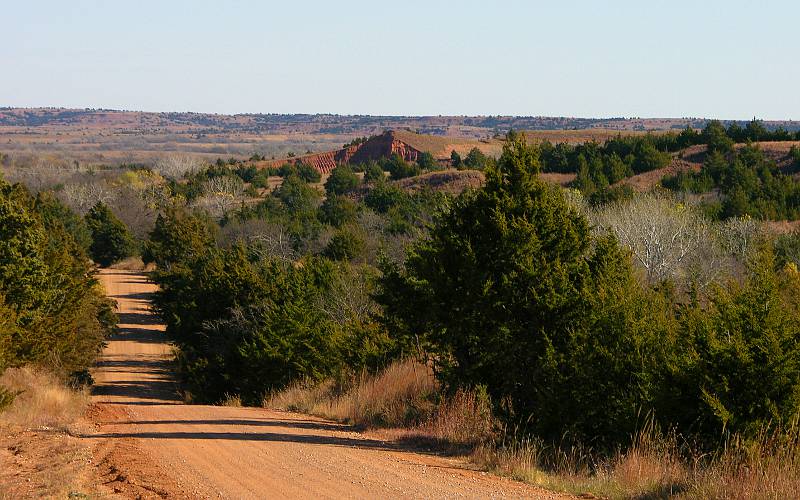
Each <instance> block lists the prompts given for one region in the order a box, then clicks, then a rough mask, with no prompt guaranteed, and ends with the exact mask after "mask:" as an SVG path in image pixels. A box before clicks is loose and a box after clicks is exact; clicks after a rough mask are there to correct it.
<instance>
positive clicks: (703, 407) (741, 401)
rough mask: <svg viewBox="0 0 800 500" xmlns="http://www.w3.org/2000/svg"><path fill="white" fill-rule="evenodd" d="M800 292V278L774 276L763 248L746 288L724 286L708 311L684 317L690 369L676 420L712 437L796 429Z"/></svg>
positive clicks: (683, 376) (684, 370)
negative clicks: (776, 428)
mask: <svg viewBox="0 0 800 500" xmlns="http://www.w3.org/2000/svg"><path fill="white" fill-rule="evenodd" d="M798 294H800V278H799V277H798V275H797V274H796V273H786V272H780V271H779V272H776V271H775V261H774V257H773V256H772V253H771V251H769V250H763V251H761V252H760V253H759V254H758V255H757V256H756V258H755V260H754V261H753V262H751V272H750V276H749V277H748V279H747V281H746V282H745V283H744V285H736V284H731V285H730V286H728V287H726V288H722V287H718V288H717V289H716V290H715V292H714V293H713V294H711V296H710V297H709V300H710V304H709V305H708V306H707V307H702V308H701V307H699V306H698V305H695V306H694V307H692V308H690V309H688V310H687V311H686V313H685V314H684V315H683V317H682V318H681V329H682V331H683V334H682V335H683V336H684V338H683V339H682V341H681V343H680V344H679V345H681V346H682V347H683V348H684V355H683V356H682V357H681V358H679V359H683V360H687V361H688V365H684V366H683V367H681V372H680V373H679V374H678V375H676V378H677V379H679V380H681V381H683V383H682V384H676V385H675V386H673V387H674V388H675V392H676V393H677V394H675V399H674V400H673V401H674V403H673V404H674V405H675V406H674V407H673V411H674V415H673V419H674V421H675V422H680V423H682V428H684V429H688V428H691V427H692V426H694V428H695V429H697V430H700V431H702V433H703V434H704V435H705V436H707V437H708V438H710V439H714V438H717V439H718V437H719V436H722V435H723V432H726V431H727V432H731V433H739V434H743V435H749V436H753V435H756V434H757V433H758V432H760V431H761V430H763V429H765V428H769V427H783V428H787V427H789V426H791V424H792V423H793V422H794V421H795V420H794V419H795V418H796V417H797V416H798V415H799V414H800V396H798V395H800V323H798V321H797V317H798V314H799V313H800V307H799V306H800V302H799V301H798V298H797V297H798V296H799V295H798ZM679 394H683V395H684V398H681V397H680V395H679ZM685 396H689V397H690V398H691V400H689V401H687V400H686V398H685Z"/></svg>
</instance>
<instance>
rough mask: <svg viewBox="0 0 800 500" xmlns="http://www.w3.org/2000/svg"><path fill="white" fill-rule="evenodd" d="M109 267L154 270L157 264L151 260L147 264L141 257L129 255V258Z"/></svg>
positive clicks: (129, 269) (123, 269)
mask: <svg viewBox="0 0 800 500" xmlns="http://www.w3.org/2000/svg"><path fill="white" fill-rule="evenodd" d="M109 268H110V269H118V270H120V271H152V270H154V269H155V264H153V263H152V262H151V263H150V264H146V265H145V263H144V262H142V258H141V257H128V258H127V259H124V260H121V261H119V262H117V263H115V264H112V265H111V266H109Z"/></svg>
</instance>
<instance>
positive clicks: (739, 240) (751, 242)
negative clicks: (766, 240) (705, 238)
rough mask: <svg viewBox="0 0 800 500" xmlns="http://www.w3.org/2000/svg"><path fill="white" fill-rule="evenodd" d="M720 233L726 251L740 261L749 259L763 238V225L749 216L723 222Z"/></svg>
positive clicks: (720, 225)
mask: <svg viewBox="0 0 800 500" xmlns="http://www.w3.org/2000/svg"><path fill="white" fill-rule="evenodd" d="M718 233H719V238H720V241H721V242H722V245H723V246H724V248H725V250H727V251H728V253H730V254H731V255H733V256H735V257H738V258H740V259H745V258H747V256H748V255H750V252H751V251H752V250H753V247H754V246H755V243H756V242H758V241H759V240H760V239H761V238H762V237H763V231H762V225H761V223H760V222H759V221H757V220H755V219H753V218H752V217H750V216H749V215H745V216H744V217H731V218H730V219H728V220H726V221H723V222H721V223H720V224H719V230H718Z"/></svg>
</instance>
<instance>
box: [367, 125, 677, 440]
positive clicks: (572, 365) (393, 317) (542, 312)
mask: <svg viewBox="0 0 800 500" xmlns="http://www.w3.org/2000/svg"><path fill="white" fill-rule="evenodd" d="M537 170H538V150H537V149H536V148H535V147H529V146H527V145H526V144H525V142H524V139H523V138H521V137H516V136H511V137H510V140H509V141H508V144H507V146H506V147H505V148H504V151H503V155H502V157H501V158H500V160H499V162H498V166H497V167H496V168H490V169H489V170H488V172H487V182H486V186H485V188H484V189H482V190H480V191H473V192H467V193H466V194H463V195H462V196H461V197H459V198H458V199H457V200H456V201H455V202H454V204H453V206H452V207H451V210H450V211H449V212H446V213H445V214H444V215H443V216H442V217H441V218H440V219H439V220H437V221H436V223H435V226H434V228H433V229H432V231H431V234H430V237H428V238H426V239H424V240H422V241H421V242H419V243H418V244H416V245H414V246H413V247H412V249H411V250H410V252H409V254H408V257H407V260H406V263H405V270H401V269H400V268H398V267H395V266H391V265H387V266H386V269H385V278H384V280H383V292H382V294H381V295H380V296H379V298H380V301H381V302H382V304H383V305H384V307H385V321H386V324H387V327H388V328H389V330H390V332H391V333H392V334H393V335H394V336H396V337H398V338H400V339H407V340H406V342H407V344H413V343H415V341H414V340H412V339H414V337H415V336H416V335H417V334H420V335H422V339H421V340H422V341H421V343H420V344H419V345H421V347H422V348H423V349H426V350H429V351H430V352H433V353H435V356H434V359H436V360H438V361H437V363H438V364H439V372H440V373H441V375H442V377H443V378H444V380H445V381H446V382H448V383H449V384H455V385H465V386H473V387H474V386H476V385H485V386H486V387H487V390H488V391H489V394H490V395H491V396H492V399H493V400H494V401H496V402H501V401H504V400H505V401H509V402H510V405H507V406H506V407H505V408H504V409H502V408H498V409H501V410H502V411H503V412H504V414H505V416H506V417H509V418H511V419H512V420H514V421H517V422H523V421H525V422H528V426H529V429H531V430H534V431H535V432H537V433H539V434H540V435H542V436H547V437H551V438H558V437H560V436H561V435H563V433H564V432H565V431H571V432H572V435H574V436H581V437H592V438H594V439H609V440H612V441H613V440H614V439H624V438H625V437H626V436H628V435H629V434H630V432H631V431H632V430H633V428H634V427H635V419H636V409H637V408H638V407H640V406H641V405H642V404H644V403H646V402H647V401H648V400H649V399H650V398H651V397H652V395H651V394H650V393H649V387H650V384H651V382H652V381H651V380H650V374H649V372H647V370H646V369H644V368H643V367H648V366H651V364H652V363H656V364H657V363H658V353H657V352H655V351H657V348H658V347H657V346H658V345H659V344H658V343H656V342H654V339H655V338H658V337H657V336H656V335H657V332H656V331H654V330H653V327H652V325H653V324H654V322H653V319H654V318H652V317H650V318H648V314H650V313H649V311H654V310H657V308H655V307H651V306H650V303H651V301H652V299H651V298H650V297H649V296H648V295H647V294H646V293H644V291H643V290H641V289H640V288H639V286H638V284H637V282H636V280H635V279H634V277H633V275H632V272H631V269H630V265H629V262H628V260H627V257H626V256H625V254H624V253H623V252H622V251H621V250H620V249H619V248H618V246H617V244H616V242H615V240H613V239H611V238H601V239H597V240H594V241H593V238H592V236H591V233H590V231H589V225H588V223H587V221H586V220H585V219H584V218H583V217H582V216H581V215H579V214H577V213H576V212H575V211H574V209H572V208H570V207H569V206H568V205H567V204H566V202H565V201H564V198H563V196H562V195H561V194H560V193H559V192H558V191H557V190H556V189H555V188H553V187H551V186H548V185H546V184H544V183H543V182H542V181H540V180H538V178H537V177H536V176H535V174H536V172H537ZM662 323H663V322H662ZM655 324H659V323H658V322H656V323H655ZM631 377H633V378H634V379H638V380H640V383H637V384H630V380H631Z"/></svg>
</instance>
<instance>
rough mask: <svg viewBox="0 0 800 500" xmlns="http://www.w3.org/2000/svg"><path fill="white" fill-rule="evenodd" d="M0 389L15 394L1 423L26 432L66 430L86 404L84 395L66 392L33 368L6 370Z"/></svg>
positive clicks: (66, 388) (47, 375)
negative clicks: (17, 427)
mask: <svg viewBox="0 0 800 500" xmlns="http://www.w3.org/2000/svg"><path fill="white" fill-rule="evenodd" d="M0 385H2V386H3V387H5V388H6V389H8V390H9V391H11V392H12V393H17V396H16V397H15V398H14V402H13V403H12V404H11V405H10V406H9V407H8V408H6V409H5V410H4V411H3V412H2V413H0V421H2V422H4V423H6V424H11V425H16V426H19V427H23V428H25V429H41V430H62V431H64V430H67V429H68V427H69V426H70V425H71V424H72V423H74V422H75V421H76V420H77V419H78V418H79V417H80V416H81V414H82V413H83V411H84V410H85V408H86V405H87V404H88V402H89V396H88V394H87V393H86V392H78V391H74V390H72V389H69V388H68V387H66V386H65V385H64V384H63V383H61V382H60V381H59V380H58V379H57V378H56V377H55V376H53V375H51V374H49V373H48V372H46V371H45V370H42V369H38V368H33V367H23V368H12V369H9V370H6V372H5V373H4V374H3V376H2V377H0Z"/></svg>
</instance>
